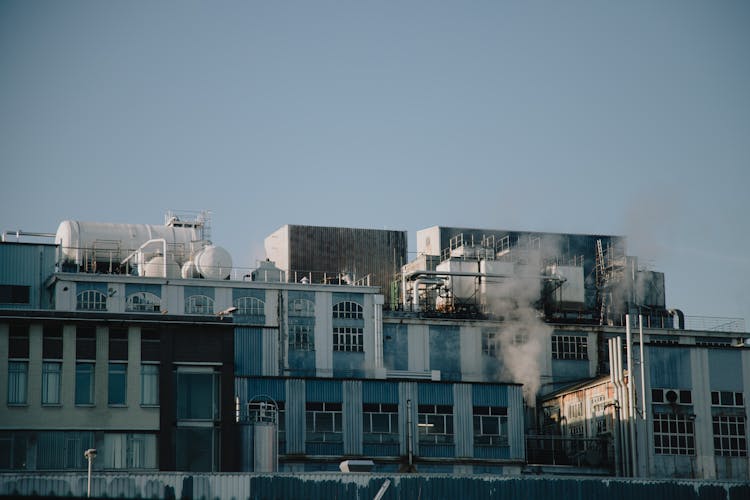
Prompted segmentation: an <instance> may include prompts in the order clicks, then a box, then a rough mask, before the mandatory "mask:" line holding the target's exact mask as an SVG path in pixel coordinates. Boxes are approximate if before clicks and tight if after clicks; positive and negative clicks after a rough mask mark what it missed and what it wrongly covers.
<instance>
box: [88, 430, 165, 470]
mask: <svg viewBox="0 0 750 500" xmlns="http://www.w3.org/2000/svg"><path fill="white" fill-rule="evenodd" d="M98 451H99V453H100V456H101V459H102V463H103V464H104V468H105V469H155V468H156V435H154V434H137V433H133V434H130V433H122V434H120V433H106V434H104V444H103V446H102V449H101V450H98ZM97 460H99V459H98V458H97Z"/></svg>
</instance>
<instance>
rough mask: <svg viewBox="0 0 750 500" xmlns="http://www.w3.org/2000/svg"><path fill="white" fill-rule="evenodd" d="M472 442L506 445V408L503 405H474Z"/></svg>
mask: <svg viewBox="0 0 750 500" xmlns="http://www.w3.org/2000/svg"><path fill="white" fill-rule="evenodd" d="M474 444H475V445H480V446H506V445H507V444H508V408H506V407H504V406H475V407H474Z"/></svg>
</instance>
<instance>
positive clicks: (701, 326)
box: [685, 316, 746, 333]
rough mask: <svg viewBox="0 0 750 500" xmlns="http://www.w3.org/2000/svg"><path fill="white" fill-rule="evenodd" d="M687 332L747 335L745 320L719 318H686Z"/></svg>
mask: <svg viewBox="0 0 750 500" xmlns="http://www.w3.org/2000/svg"><path fill="white" fill-rule="evenodd" d="M685 330H699V331H707V332H727V333H745V332H746V330H745V320H744V319H743V318H722V317H718V316H685Z"/></svg>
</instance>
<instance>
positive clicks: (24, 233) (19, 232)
mask: <svg viewBox="0 0 750 500" xmlns="http://www.w3.org/2000/svg"><path fill="white" fill-rule="evenodd" d="M9 233H10V234H15V235H16V241H18V240H20V239H21V236H34V237H37V238H54V237H55V236H56V234H55V233H35V232H31V231H22V230H20V229H16V230H15V231H12V230H11V231H3V236H2V241H3V243H5V242H6V241H8V234H9Z"/></svg>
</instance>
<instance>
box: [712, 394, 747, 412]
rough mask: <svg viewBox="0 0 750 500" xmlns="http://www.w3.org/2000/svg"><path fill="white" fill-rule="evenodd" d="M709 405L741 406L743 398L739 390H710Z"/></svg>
mask: <svg viewBox="0 0 750 500" xmlns="http://www.w3.org/2000/svg"><path fill="white" fill-rule="evenodd" d="M711 405H713V406H731V407H737V408H742V407H744V406H745V398H744V397H743V395H742V393H741V392H731V391H711Z"/></svg>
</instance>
